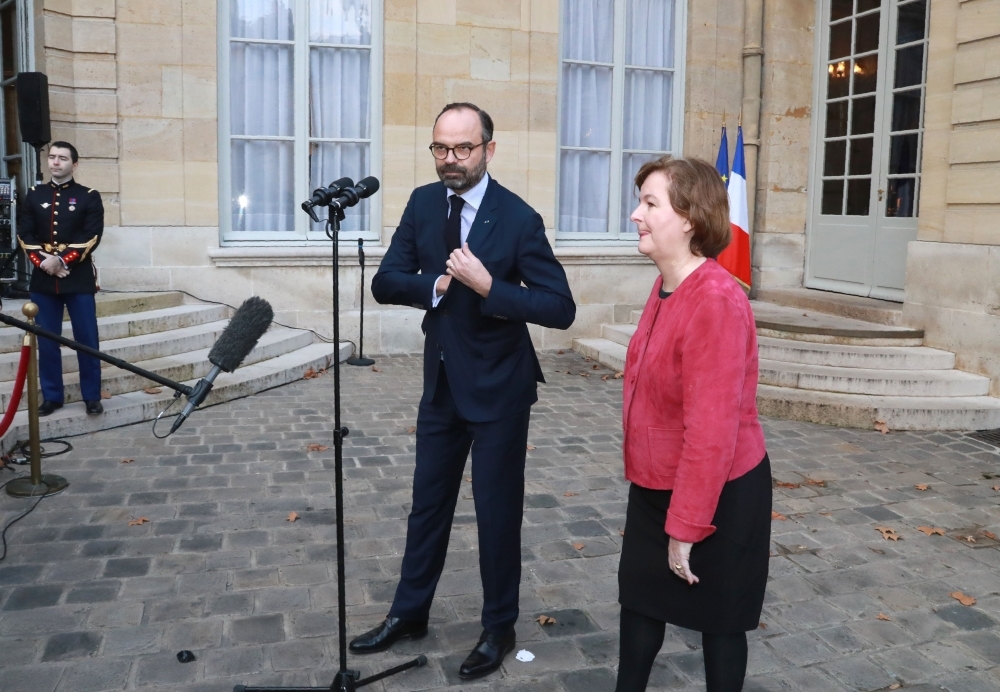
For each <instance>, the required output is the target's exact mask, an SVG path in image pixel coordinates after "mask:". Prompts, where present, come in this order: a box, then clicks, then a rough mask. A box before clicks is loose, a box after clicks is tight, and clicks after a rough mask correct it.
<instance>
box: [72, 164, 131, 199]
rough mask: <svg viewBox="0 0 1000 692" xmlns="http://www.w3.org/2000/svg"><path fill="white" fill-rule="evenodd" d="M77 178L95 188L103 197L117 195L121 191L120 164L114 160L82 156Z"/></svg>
mask: <svg viewBox="0 0 1000 692" xmlns="http://www.w3.org/2000/svg"><path fill="white" fill-rule="evenodd" d="M76 177H77V179H78V180H79V181H80V183H81V184H83V185H86V186H87V187H92V188H94V189H95V190H97V191H98V192H100V193H101V195H102V196H104V195H105V193H117V192H118V190H119V189H120V184H119V177H118V163H117V161H115V160H114V159H98V158H87V157H86V156H81V157H80V167H79V168H78V169H77V175H76Z"/></svg>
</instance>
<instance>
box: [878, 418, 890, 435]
mask: <svg viewBox="0 0 1000 692" xmlns="http://www.w3.org/2000/svg"><path fill="white" fill-rule="evenodd" d="M875 429H876V430H878V431H879V432H880V433H882V434H883V435H888V434H889V426H888V425H886V424H885V421H884V420H877V421H875Z"/></svg>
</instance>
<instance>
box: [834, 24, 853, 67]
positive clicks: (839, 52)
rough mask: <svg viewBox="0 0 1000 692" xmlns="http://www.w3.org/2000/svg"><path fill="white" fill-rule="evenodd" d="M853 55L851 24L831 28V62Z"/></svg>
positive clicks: (836, 25)
mask: <svg viewBox="0 0 1000 692" xmlns="http://www.w3.org/2000/svg"><path fill="white" fill-rule="evenodd" d="M850 54H851V22H849V21H847V22H841V23H840V24H834V25H833V26H831V27H830V60H836V59H837V58H844V57H847V56H848V55H850Z"/></svg>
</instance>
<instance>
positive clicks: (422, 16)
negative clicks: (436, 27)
mask: <svg viewBox="0 0 1000 692" xmlns="http://www.w3.org/2000/svg"><path fill="white" fill-rule="evenodd" d="M416 8H417V22H418V23H420V24H445V25H450V26H454V25H455V24H456V23H457V21H456V17H457V13H456V0H416Z"/></svg>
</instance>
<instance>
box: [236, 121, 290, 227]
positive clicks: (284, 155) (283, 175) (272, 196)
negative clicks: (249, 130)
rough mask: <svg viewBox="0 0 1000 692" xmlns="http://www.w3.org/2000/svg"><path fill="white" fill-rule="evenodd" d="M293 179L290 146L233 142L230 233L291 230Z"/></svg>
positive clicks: (238, 140) (286, 143) (247, 141)
mask: <svg viewBox="0 0 1000 692" xmlns="http://www.w3.org/2000/svg"><path fill="white" fill-rule="evenodd" d="M294 178H295V169H294V146H293V145H292V143H291V142H261V141H254V140H245V139H237V140H233V142H232V181H233V183H232V199H231V200H230V203H231V205H232V215H233V230H234V231H283V232H291V231H293V230H295V181H294Z"/></svg>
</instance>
